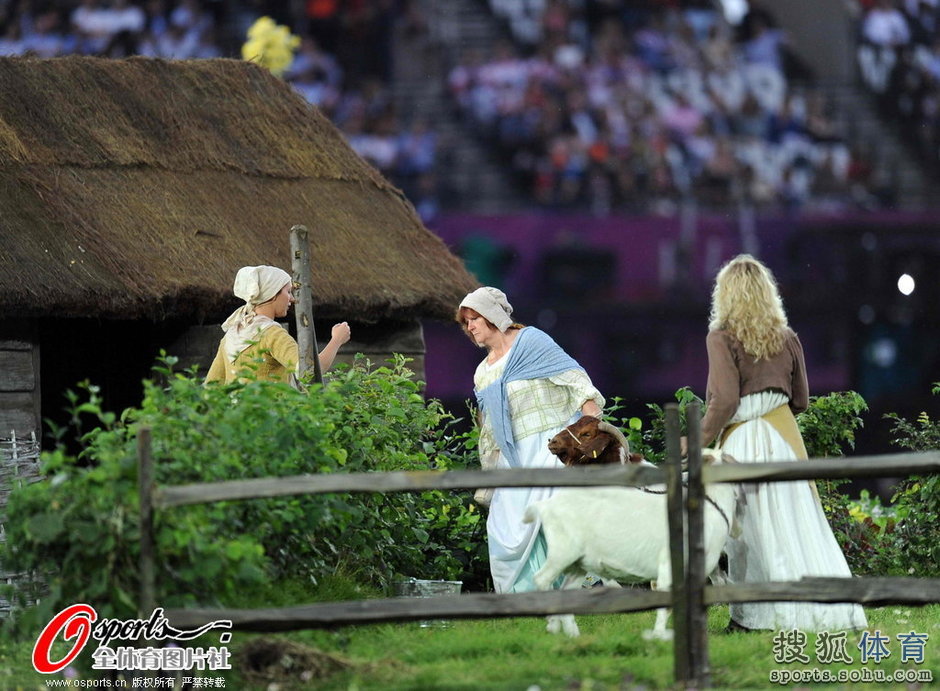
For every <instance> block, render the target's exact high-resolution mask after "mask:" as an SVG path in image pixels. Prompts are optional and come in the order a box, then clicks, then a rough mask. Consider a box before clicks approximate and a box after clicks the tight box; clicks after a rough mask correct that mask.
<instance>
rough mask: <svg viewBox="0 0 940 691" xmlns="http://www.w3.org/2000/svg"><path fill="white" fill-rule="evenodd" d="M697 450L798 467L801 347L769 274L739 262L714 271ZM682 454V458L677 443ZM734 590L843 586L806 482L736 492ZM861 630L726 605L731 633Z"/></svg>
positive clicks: (794, 610)
mask: <svg viewBox="0 0 940 691" xmlns="http://www.w3.org/2000/svg"><path fill="white" fill-rule="evenodd" d="M706 347H707V350H708V384H707V390H706V404H707V409H706V413H705V417H704V418H703V420H702V444H703V445H705V446H707V445H709V444H711V443H712V442H713V441H716V440H717V441H718V444H719V446H720V448H721V449H722V450H724V451H726V452H727V453H729V454H730V455H732V456H733V457H735V458H736V459H738V460H739V461H741V462H770V461H795V460H798V459H806V458H807V454H806V448H805V446H804V445H803V439H802V437H801V435H800V431H799V428H798V427H797V424H796V419H795V417H794V414H796V413H800V412H802V411H804V410H806V408H807V406H808V405H809V387H808V384H807V380H806V365H805V363H804V360H803V346H802V345H801V344H800V339H799V338H798V337H797V335H796V333H794V332H793V330H792V329H790V327H789V325H788V324H787V317H786V313H785V312H784V309H783V302H782V300H781V299H780V293H779V292H778V290H777V283H776V281H775V280H774V277H773V275H772V274H771V272H770V270H769V269H768V268H767V267H766V266H764V265H763V264H762V263H761V262H759V261H758V260H756V259H755V258H754V257H751V256H750V255H747V254H742V255H739V256H737V257H735V258H734V259H732V260H731V261H730V262H728V263H727V264H726V265H725V266H724V267H722V269H721V270H720V271H719V272H718V277H717V279H716V280H715V288H714V291H713V292H712V306H711V317H710V324H709V332H708V337H707V338H706ZM682 441H683V453H684V452H685V439H683V440H682ZM728 567H729V575H730V577H731V580H732V581H733V582H736V583H761V582H767V581H796V580H799V579H800V578H802V577H804V576H832V577H844V578H849V577H851V575H852V574H851V572H850V571H849V567H848V564H847V563H846V561H845V556H844V555H843V554H842V550H841V548H840V547H839V544H838V543H837V542H836V539H835V537H834V536H833V534H832V529H831V528H830V527H829V523H828V522H827V521H826V516H825V514H824V513H823V510H822V506H821V505H820V503H819V500H818V497H817V496H816V493H815V485H814V484H813V483H812V482H811V481H810V482H807V481H805V480H804V481H797V482H772V483H755V484H748V485H745V489H744V505H743V516H742V525H741V535H740V537H739V538H738V539H735V540H731V541H730V545H729V549H728ZM865 626H867V621H866V619H865V614H864V612H863V610H862V608H861V607H860V606H859V605H854V604H815V603H802V602H755V603H741V604H732V605H731V628H732V629H738V628H744V629H774V630H781V629H786V630H789V629H801V630H804V631H823V630H829V631H837V630H844V629H857V628H864V627H865Z"/></svg>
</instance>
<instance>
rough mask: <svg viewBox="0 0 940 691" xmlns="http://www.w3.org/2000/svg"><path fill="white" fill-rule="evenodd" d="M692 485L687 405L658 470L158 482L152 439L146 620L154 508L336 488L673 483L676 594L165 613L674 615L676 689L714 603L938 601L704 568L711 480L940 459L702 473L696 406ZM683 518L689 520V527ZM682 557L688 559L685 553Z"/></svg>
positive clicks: (932, 455)
mask: <svg viewBox="0 0 940 691" xmlns="http://www.w3.org/2000/svg"><path fill="white" fill-rule="evenodd" d="M688 418H689V468H688V480H687V484H688V489H687V491H686V492H683V491H682V489H683V487H682V485H683V483H682V472H681V460H680V457H679V410H678V407H677V406H676V405H675V404H672V405H669V406H667V409H666V463H664V465H663V466H662V467H657V468H653V467H637V466H616V467H613V466H602V467H597V466H594V467H585V468H565V469H539V470H534V469H532V470H527V469H520V470H492V471H485V472H484V471H449V472H441V471H420V472H390V473H357V474H330V475H300V476H294V477H284V478H263V479H256V480H237V481H230V482H217V483H208V484H194V485H181V486H166V487H158V486H156V485H155V484H154V482H153V459H152V457H151V453H150V434H149V431H148V430H141V433H140V437H139V440H138V457H139V464H140V473H139V478H140V493H141V502H140V505H141V511H140V521H141V531H140V532H141V557H140V559H141V561H140V572H141V594H140V600H141V602H140V605H141V616H143V617H146V616H149V614H150V612H151V611H152V610H153V608H154V607H155V606H156V602H155V596H154V593H155V587H154V583H155V560H156V558H157V556H156V555H155V554H154V545H153V536H152V526H153V511H154V510H158V509H159V510H164V509H171V508H174V507H178V506H185V505H189V504H200V503H208V502H215V501H231V500H237V499H249V498H259V497H281V496H289V495H298V494H323V493H329V492H408V491H421V490H426V489H476V488H478V487H590V486H600V485H622V486H644V485H650V484H658V483H663V482H665V483H666V488H667V503H668V510H669V533H670V552H671V556H672V573H673V578H672V581H673V588H672V592H671V593H669V592H657V591H647V590H638V589H636V590H635V589H617V588H591V589H585V590H566V591H552V592H533V593H514V594H505V595H496V594H491V593H470V594H462V595H456V596H441V597H435V598H413V599H412V598H391V599H377V600H362V601H354V602H341V603H318V604H312V605H301V606H296V607H285V608H276V609H250V610H247V609H179V610H168V611H167V612H166V616H167V617H168V619H169V620H170V622H171V623H172V624H173V625H174V626H177V627H181V628H188V627H195V626H199V625H201V624H205V623H208V622H212V621H218V620H230V621H231V622H232V625H233V628H236V629H241V630H248V631H291V630H298V629H307V628H331V627H336V626H344V625H351V624H367V623H375V622H387V621H412V620H421V619H433V618H449V619H461V618H465V619H471V618H495V617H518V616H536V615H547V614H563V613H569V612H571V613H574V614H610V613H620V612H636V611H642V610H650V609H655V608H658V607H667V606H671V607H672V608H673V628H674V631H675V637H674V641H673V646H674V654H673V660H674V676H675V679H676V681H677V682H679V683H689V684H693V685H695V686H708V685H709V683H710V672H709V665H708V638H707V628H706V608H707V607H708V606H709V605H713V604H717V603H731V602H773V601H801V602H856V603H860V604H865V605H872V606H880V605H885V604H901V603H904V604H912V605H921V604H927V603H932V602H940V579H913V578H851V579H846V578H804V579H802V580H801V581H798V582H792V583H791V582H786V583H759V584H757V583H755V584H737V585H724V586H711V585H707V584H706V577H707V574H706V573H704V543H703V539H702V533H703V526H704V512H703V509H704V492H705V490H704V485H705V484H707V483H710V482H754V481H761V482H780V481H788V480H811V479H817V478H818V479H828V478H856V477H901V476H906V475H910V474H931V473H937V472H940V452H928V453H907V454H892V455H881V456H868V457H855V458H825V459H813V460H811V461H808V462H796V463H795V462H783V463H761V464H757V463H749V464H733V465H730V464H729V465H719V466H716V467H711V466H706V467H703V465H702V460H701V433H700V428H699V424H698V421H699V418H700V411H699V409H698V407H697V406H692V407H690V409H689V414H688ZM683 517H686V520H683ZM686 555H688V557H687V558H686Z"/></svg>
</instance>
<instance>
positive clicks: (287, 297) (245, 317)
mask: <svg viewBox="0 0 940 691" xmlns="http://www.w3.org/2000/svg"><path fill="white" fill-rule="evenodd" d="M233 290H234V293H235V296H236V297H238V298H241V299H242V300H244V301H245V304H244V305H242V306H241V307H239V308H238V309H237V310H235V311H234V312H233V313H232V314H231V316H229V318H228V319H226V320H225V322H224V323H223V324H222V330H223V331H224V332H225V336H223V337H222V340H221V341H220V342H219V349H218V351H217V352H216V355H215V359H214V360H213V361H212V365H211V366H210V367H209V372H208V374H206V383H209V382H214V381H220V382H223V383H225V384H228V383H230V382H232V381H235V380H236V379H237V378H238V376H239V374H240V373H242V372H243V371H244V370H245V369H246V368H249V369H253V370H254V374H255V376H256V377H257V378H258V379H271V380H274V381H283V382H291V380H292V376H293V375H295V374H296V372H297V363H298V362H299V360H300V351H299V348H298V346H297V341H295V340H294V339H293V338H292V337H291V335H290V334H289V333H287V329H283V328H281V326H280V325H279V324H278V323H277V322H276V321H274V320H275V319H281V318H283V317H286V316H287V312H288V311H289V310H290V307H291V305H292V304H294V294H293V283H292V281H291V277H290V274H289V273H287V272H286V271H284V270H283V269H279V268H278V267H276V266H265V265H261V266H243V267H242V268H240V269H239V270H238V273H237V274H235V285H234V288H233ZM349 337H350V330H349V324H347V323H346V322H341V323H339V324H336V325H334V326H333V329H332V331H331V333H330V342H329V343H327V345H326V347H324V348H323V350H322V351H321V352H320V367H321V368H322V370H323V371H324V372H325V371H326V370H328V369H329V368H330V366H331V365H332V364H333V359H334V358H335V357H336V353H337V352H338V351H339V349H340V347H341V346H342V345H343V344H344V343H346V342H347V341H349Z"/></svg>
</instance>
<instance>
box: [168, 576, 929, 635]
mask: <svg viewBox="0 0 940 691" xmlns="http://www.w3.org/2000/svg"><path fill="white" fill-rule="evenodd" d="M670 600H671V596H670V594H669V593H664V592H659V591H653V590H643V589H633V588H585V589H582V590H555V591H550V592H532V593H512V594H506V595H497V594H495V593H467V594H464V595H455V596H444V597H433V598H392V599H384V600H356V601H351V602H335V603H333V602H329V603H320V604H313V605H301V606H297V607H284V608H267V609H171V610H167V611H166V612H165V614H166V616H167V618H168V619H169V621H170V623H171V624H172V625H173V626H176V627H178V628H193V627H196V626H200V625H202V624H205V623H208V622H212V621H219V620H230V621H231V622H232V626H233V628H235V629H239V630H243V631H295V630H300V629H310V628H332V627H335V626H343V625H348V624H373V623H377V622H384V621H415V620H420V619H444V618H446V619H490V618H505V617H528V616H541V615H544V614H563V613H568V612H574V613H575V614H616V613H623V612H639V611H645V610H650V609H656V608H658V607H664V606H668V605H669V603H670ZM704 600H705V604H707V605H715V604H719V603H727V602H773V601H776V600H790V601H795V602H860V603H862V604H866V605H870V606H878V607H880V606H883V605H888V604H909V605H923V604H930V603H933V602H940V578H932V579H914V578H804V579H803V580H801V581H795V582H790V583H776V582H775V583H762V584H748V585H730V586H728V585H725V586H706V587H705V596H704Z"/></svg>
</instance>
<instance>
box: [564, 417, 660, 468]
mask: <svg viewBox="0 0 940 691" xmlns="http://www.w3.org/2000/svg"><path fill="white" fill-rule="evenodd" d="M548 450H549V451H550V452H551V453H552V454H554V455H555V456H557V457H558V460H559V461H561V462H562V463H564V464H565V465H567V466H572V465H588V464H595V463H597V464H603V463H620V464H621V465H625V464H627V463H641V462H642V461H643V457H642V456H641V455H640V454H637V453H630V443H629V442H628V441H627V439H626V437H624V436H623V432H621V431H620V430H619V429H618V428H617V427H616V426H615V425H612V424H610V423H609V422H606V421H604V420H600V419H598V418H596V417H593V416H591V415H584V416H582V417H580V418H578V419H577V420H576V421H575V422H573V423H572V424H570V425H568V426H567V427H565V428H564V429H563V430H562V431H561V432H559V433H558V434H556V435H555V436H554V437H552V438H551V439H549V440H548Z"/></svg>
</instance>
